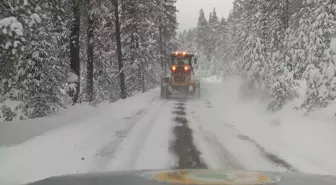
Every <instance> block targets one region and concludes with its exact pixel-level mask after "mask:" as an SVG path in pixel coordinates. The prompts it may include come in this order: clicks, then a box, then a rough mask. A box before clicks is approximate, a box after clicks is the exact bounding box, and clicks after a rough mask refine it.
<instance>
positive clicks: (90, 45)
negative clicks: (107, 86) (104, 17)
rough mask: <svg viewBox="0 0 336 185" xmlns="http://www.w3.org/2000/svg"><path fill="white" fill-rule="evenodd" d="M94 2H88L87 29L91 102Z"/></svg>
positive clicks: (88, 87)
mask: <svg viewBox="0 0 336 185" xmlns="http://www.w3.org/2000/svg"><path fill="white" fill-rule="evenodd" d="M91 1H92V0H87V7H88V14H87V19H88V27H87V95H88V99H89V102H92V101H93V47H94V45H93V39H94V38H93V37H94V35H93V34H94V33H93V14H92V13H91V7H92V3H90V2H91Z"/></svg>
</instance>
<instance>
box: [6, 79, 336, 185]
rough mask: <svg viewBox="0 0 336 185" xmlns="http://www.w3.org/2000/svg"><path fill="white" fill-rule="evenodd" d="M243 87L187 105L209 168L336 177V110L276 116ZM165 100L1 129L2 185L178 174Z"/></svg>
mask: <svg viewBox="0 0 336 185" xmlns="http://www.w3.org/2000/svg"><path fill="white" fill-rule="evenodd" d="M241 84H242V83H241V80H240V79H239V78H230V79H226V80H221V79H220V78H218V77H213V78H207V79H204V80H203V81H202V97H201V99H200V100H187V101H185V103H184V104H185V105H184V108H185V112H186V118H187V120H188V125H189V127H190V128H191V130H192V136H193V142H194V144H195V146H197V149H198V150H199V151H200V152H201V158H202V160H203V161H204V163H205V164H206V165H207V167H208V168H224V169H242V170H244V169H247V170H263V171H292V170H296V171H299V172H303V173H315V174H336V160H335V159H334V156H333V154H334V153H335V152H336V145H335V141H336V135H335V133H336V125H335V124H334V121H335V118H334V110H335V105H331V106H330V108H327V109H321V110H319V111H316V112H313V113H311V114H309V115H304V114H303V112H296V111H293V110H292V108H293V107H294V105H295V103H296V102H293V103H289V104H288V105H286V106H285V107H284V109H283V110H281V111H279V112H276V113H270V112H267V111H266V109H265V107H266V106H265V104H263V103H261V102H260V101H258V100H254V99H246V98H245V99H243V98H241V96H240V94H241V93H240V90H239V89H240V86H241ZM302 87H304V85H303V86H302ZM302 92H304V90H302V89H301V93H302ZM159 94H160V92H159V89H154V90H151V91H149V92H147V93H143V94H138V95H135V96H133V97H131V98H128V99H126V100H120V101H118V102H115V103H112V104H108V103H106V104H101V105H100V106H99V107H98V108H93V107H91V106H89V105H77V106H73V107H70V108H69V109H67V110H62V111H61V112H59V113H58V114H54V115H50V116H48V117H45V118H40V119H34V120H25V121H15V122H9V123H0V156H1V157H0V184H21V183H26V182H31V181H36V180H40V179H43V178H47V177H50V176H57V175H65V174H74V173H87V172H103V171H120V170H140V169H169V168H172V167H173V166H174V165H175V164H176V156H174V155H173V154H172V153H171V151H170V144H171V141H172V140H174V138H173V136H172V135H173V134H172V129H173V127H174V123H173V121H172V120H173V118H174V116H176V115H172V111H173V109H174V108H176V103H177V101H176V100H174V99H172V100H161V99H160V97H159ZM297 101H299V100H297ZM175 125H176V123H175ZM266 154H273V156H277V157H278V158H280V159H282V160H283V161H285V162H286V164H287V163H288V164H289V165H290V166H291V168H290V169H289V168H288V167H286V166H285V165H282V164H278V163H275V162H274V161H272V160H271V159H270V158H267V157H266Z"/></svg>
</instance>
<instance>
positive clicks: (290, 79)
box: [268, 0, 297, 111]
mask: <svg viewBox="0 0 336 185" xmlns="http://www.w3.org/2000/svg"><path fill="white" fill-rule="evenodd" d="M290 5H291V1H290V0H278V1H275V2H273V4H272V6H271V7H272V11H271V12H270V13H271V17H272V20H271V27H272V42H270V48H271V55H272V60H271V66H273V67H272V68H271V74H273V75H271V76H270V77H271V78H270V79H271V80H270V82H271V83H272V91H271V93H272V94H271V97H272V100H271V101H270V103H269V105H268V109H270V110H272V111H276V110H280V109H281V108H282V107H283V106H284V104H285V103H287V102H288V101H290V100H292V99H293V98H295V97H296V96H297V93H296V92H295V86H296V85H297V84H296V82H295V81H294V70H293V67H292V65H293V58H292V56H291V49H292V48H291V46H292V44H291V43H292V42H291V34H292V33H293V32H292V29H291V28H290V27H289V26H290V24H289V23H290V22H289V20H290V17H291V13H290V9H289V7H290Z"/></svg>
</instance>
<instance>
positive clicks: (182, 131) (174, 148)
mask: <svg viewBox="0 0 336 185" xmlns="http://www.w3.org/2000/svg"><path fill="white" fill-rule="evenodd" d="M185 110H186V108H185V101H184V100H178V102H177V103H176V104H175V109H174V110H173V111H172V113H173V114H174V115H176V117H175V118H174V119H173V121H174V122H175V127H174V128H173V133H174V135H175V139H174V140H173V141H172V142H171V145H170V151H171V152H172V153H173V154H174V155H175V156H176V157H177V159H178V161H177V164H175V167H174V168H175V169H192V168H194V169H200V168H203V169H204V168H207V166H206V165H205V164H204V163H203V161H202V160H201V158H200V154H201V153H200V152H199V150H198V149H197V148H196V146H195V145H194V143H193V135H192V134H193V133H192V130H191V129H190V128H189V125H188V124H189V121H188V119H187V118H186V115H187V114H186V111H185Z"/></svg>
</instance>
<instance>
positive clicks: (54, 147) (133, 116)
mask: <svg viewBox="0 0 336 185" xmlns="http://www.w3.org/2000/svg"><path fill="white" fill-rule="evenodd" d="M158 95H159V91H158V89H155V90H152V91H150V92H148V93H145V94H140V95H136V96H134V97H131V98H129V99H126V100H121V101H118V102H116V103H113V104H106V105H103V106H101V107H99V108H97V109H90V110H89V109H88V110H87V109H86V108H83V112H75V111H73V112H71V113H73V114H71V115H70V112H69V116H68V117H67V116H65V117H62V116H64V115H62V116H61V115H57V116H55V117H49V118H42V119H39V120H35V121H36V122H35V123H34V121H33V120H30V121H22V123H14V124H13V125H15V126H13V127H11V130H10V131H11V134H12V135H10V134H7V135H6V137H4V138H5V140H6V141H10V140H11V139H14V140H15V138H16V137H18V135H21V134H22V135H24V134H25V132H24V129H26V128H28V126H26V125H30V127H34V128H35V129H36V130H40V127H41V125H43V124H48V123H52V122H54V123H55V125H52V124H51V125H49V126H46V127H44V128H42V131H41V130H40V132H35V133H33V132H32V131H31V130H30V131H29V132H28V135H29V136H28V137H25V136H22V137H21V136H19V137H20V141H16V142H12V143H11V144H17V143H20V144H19V145H12V146H2V147H1V146H0V156H1V157H0V179H3V180H2V181H9V182H14V183H26V182H31V181H35V180H39V179H43V178H46V177H50V176H56V175H64V174H71V173H85V172H94V171H104V170H110V168H107V166H108V164H109V163H110V162H111V160H112V159H113V157H116V158H117V159H119V160H120V161H123V158H127V157H132V160H134V161H135V162H137V164H136V165H133V164H132V165H133V166H135V167H136V168H137V169H140V168H146V167H147V166H146V164H145V163H143V161H145V160H146V161H147V162H148V161H149V160H148V159H146V158H148V157H149V156H147V155H148V154H152V160H151V163H152V166H150V167H151V168H169V167H170V166H167V165H168V161H170V160H171V159H169V156H168V152H167V151H165V150H168V149H167V148H168V147H167V145H168V143H169V137H168V136H169V135H167V134H169V133H170V131H169V130H168V129H169V128H170V125H169V123H164V122H162V123H161V122H159V121H158V122H150V124H151V125H150V128H151V126H153V128H151V129H152V130H151V131H147V130H146V128H147V126H146V125H147V124H149V123H148V122H147V121H148V119H150V118H151V117H152V115H154V114H156V113H158V111H157V110H158V109H159V108H158V106H159V107H160V105H161V103H162V102H161V101H160V99H159V97H158ZM162 109H165V108H164V107H163V108H162ZM78 110H81V109H78ZM85 110H87V111H85ZM61 117H62V118H61ZM60 122H62V123H60ZM138 123H139V124H138ZM62 124H63V125H62ZM160 124H162V125H160ZM23 125H24V126H23ZM7 126H8V125H7ZM161 126H162V127H161ZM133 127H134V128H133ZM8 128H10V127H8ZM52 128H54V129H52ZM141 128H144V129H141ZM15 129H16V130H15ZM30 129H33V128H30ZM50 129H51V130H50ZM161 129H163V130H161ZM48 130H49V131H48ZM1 131H2V130H1ZM7 131H8V130H7ZM128 132H129V133H128ZM138 132H141V133H138ZM144 132H146V133H144ZM41 133H43V134H41ZM34 134H37V136H35V137H33V135H34ZM40 134H41V135H40ZM133 134H134V136H133ZM137 134H140V135H142V134H146V138H147V139H148V140H151V141H150V142H148V143H146V144H144V143H145V141H144V142H143V148H144V150H140V149H139V151H136V150H134V149H133V150H132V152H134V153H133V156H127V155H124V153H125V152H122V151H123V150H127V149H126V148H123V144H121V147H119V148H118V151H117V154H116V155H115V152H116V151H115V148H116V147H117V146H118V145H119V144H120V143H124V142H133V141H134V140H136V141H137V142H139V140H140V138H139V137H138V136H139V135H137ZM135 135H136V136H135ZM160 135H161V136H164V138H161V139H155V138H157V137H159V136H160ZM7 137H8V138H7ZM24 139H29V140H27V141H24V142H23V140H24ZM130 140H131V141H130ZM123 141H124V142H123ZM7 143H9V142H7ZM5 144H6V143H5ZM163 148H164V149H163ZM147 149H148V150H149V151H146V150H147ZM153 149H154V150H155V152H153ZM119 150H120V151H119ZM139 152H140V153H139ZM126 153H127V152H126ZM163 153H166V155H163ZM139 154H140V156H139V159H137V160H136V159H134V158H135V157H137V156H138V155H139ZM157 154H158V155H159V157H157V160H153V159H154V158H153V155H157ZM126 160H130V159H125V161H126ZM142 160H143V161H142ZM162 161H166V162H162ZM155 162H158V164H155ZM112 163H113V162H112ZM111 165H112V164H111ZM115 170H119V169H118V168H115Z"/></svg>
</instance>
